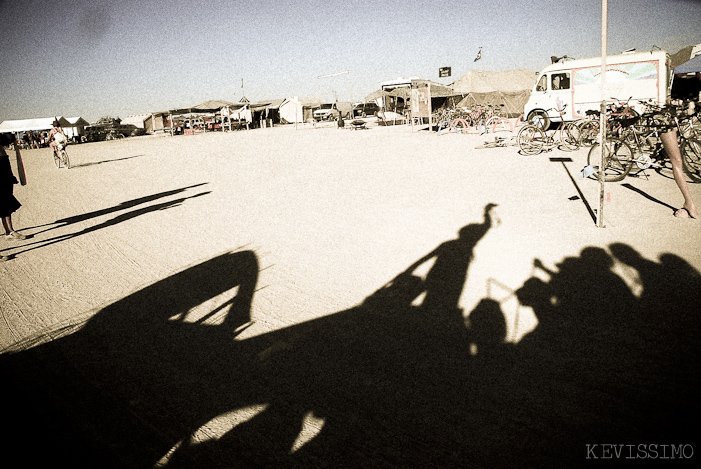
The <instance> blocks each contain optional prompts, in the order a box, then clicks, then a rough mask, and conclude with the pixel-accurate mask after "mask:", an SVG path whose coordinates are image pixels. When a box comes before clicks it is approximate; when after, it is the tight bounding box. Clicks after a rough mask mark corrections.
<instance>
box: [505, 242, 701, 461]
mask: <svg viewBox="0 0 701 469" xmlns="http://www.w3.org/2000/svg"><path fill="white" fill-rule="evenodd" d="M611 251H612V253H614V254H615V255H616V256H617V258H618V259H619V260H621V261H623V262H626V263H628V264H629V265H632V266H635V268H636V269H640V271H641V274H640V277H641V279H642V283H643V287H644V288H646V285H647V284H648V282H650V281H653V282H654V281H655V280H657V279H662V278H664V277H665V276H668V275H670V274H669V272H667V273H665V272H664V268H663V267H662V264H661V263H660V264H656V263H654V262H650V261H648V260H646V259H644V258H642V257H641V256H640V255H639V254H638V253H637V252H636V251H635V250H634V249H632V248H631V247H630V246H627V245H623V244H617V245H613V246H612V249H611ZM681 262H682V264H686V263H685V261H681ZM534 264H535V265H536V267H538V268H540V269H541V270H543V271H544V272H547V273H548V274H549V276H550V281H549V282H545V281H543V280H541V279H539V278H535V277H533V278H531V279H528V280H527V281H526V282H525V283H524V285H523V286H522V287H521V288H519V289H518V290H517V291H516V295H517V298H518V299H519V302H520V303H521V304H522V305H524V306H529V307H531V308H533V312H534V313H535V315H536V317H537V319H538V325H537V327H536V328H535V329H534V330H533V331H532V332H530V333H529V334H527V335H526V336H525V337H523V338H522V340H521V341H520V342H519V343H518V346H517V349H518V354H517V363H518V364H519V366H518V367H517V368H514V373H513V374H512V376H511V379H512V380H514V382H517V383H519V385H520V386H522V387H523V388H524V389H526V390H527V392H525V393H523V394H521V395H517V396H516V397H515V400H514V405H515V406H518V407H519V408H521V409H528V410H527V412H536V413H537V414H539V415H540V419H541V422H542V423H543V424H544V425H546V426H548V427H549V428H557V433H558V436H557V438H555V439H554V440H553V441H551V442H550V443H552V446H549V447H544V448H542V449H543V450H544V451H552V452H553V453H552V454H558V453H559V454H561V456H562V457H565V455H564V453H563V452H562V450H563V448H564V443H566V442H568V441H570V442H579V443H578V444H579V445H580V446H582V445H585V444H587V443H589V444H590V445H591V444H595V443H597V442H599V441H620V442H621V443H624V442H626V443H632V442H639V441H656V440H658V441H659V440H665V441H667V440H670V439H671V440H673V441H674V440H675V438H679V437H683V434H682V432H680V430H679V429H680V428H683V427H684V425H685V424H684V423H683V422H690V421H692V420H695V419H696V418H697V416H698V414H699V405H698V404H697V403H696V402H695V401H694V398H693V397H692V393H693V391H692V389H695V388H696V386H697V384H698V378H696V373H693V375H694V376H693V378H692V377H691V376H690V375H689V373H691V369H692V368H695V367H696V366H697V365H698V351H697V349H698V338H697V337H698V336H697V337H692V336H691V335H689V334H682V333H680V330H679V328H680V327H684V328H693V330H696V331H698V325H699V318H698V315H695V317H694V319H693V321H692V322H685V321H684V320H682V318H681V317H679V316H678V315H677V314H669V311H667V314H666V317H664V318H662V317H661V316H660V314H659V312H657V311H655V310H654V308H651V306H655V307H656V305H659V299H658V298H665V297H668V296H669V295H673V292H671V291H670V287H669V286H668V285H665V283H664V282H659V283H657V284H656V285H655V286H653V287H651V288H649V289H648V291H647V294H645V293H643V295H642V296H641V298H640V299H638V298H636V297H635V296H634V295H633V293H632V292H631V290H630V289H629V287H628V286H627V285H626V283H625V282H624V281H623V279H621V278H620V277H619V276H618V275H616V274H615V273H613V272H612V270H611V267H612V265H613V259H612V258H611V256H609V255H608V253H606V251H604V250H603V249H601V248H598V247H588V248H585V249H583V250H582V252H581V255H580V256H579V257H570V258H566V259H564V260H563V261H562V262H560V263H559V264H557V267H558V270H552V269H548V268H547V267H545V266H544V265H543V264H542V262H540V261H539V260H538V259H536V260H535V261H534ZM680 269H682V270H684V271H687V272H688V273H689V274H691V272H689V271H688V270H686V269H684V268H683V267H681V266H680ZM691 270H693V269H691ZM658 288H659V290H658ZM641 300H642V301H641ZM663 320H664V321H668V322H670V323H673V324H674V325H673V326H672V325H663V324H661V321H663ZM670 330H673V331H674V332H673V333H671V334H670V333H669V332H668V331H670ZM679 350H683V351H684V352H682V353H679ZM692 350H693V351H692ZM684 375H686V376H684ZM568 419H569V422H567V420H568ZM566 422H567V423H566ZM593 422H597V423H596V424H594V423H593ZM555 441H557V443H556V444H555V443H554V442H555ZM599 456H600V455H599ZM633 456H634V457H635V456H636V454H634V455H633ZM558 458H559V456H558Z"/></svg>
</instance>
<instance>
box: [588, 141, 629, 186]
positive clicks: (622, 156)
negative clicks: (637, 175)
mask: <svg viewBox="0 0 701 469" xmlns="http://www.w3.org/2000/svg"><path fill="white" fill-rule="evenodd" d="M600 145H601V144H600V143H598V142H597V143H595V144H594V145H592V147H591V149H590V150H589V154H588V155H587V165H589V166H591V167H593V168H594V170H595V171H596V173H595V174H598V172H599V157H600V153H599V152H600V150H599V148H600ZM632 167H633V151H632V150H631V149H630V146H628V144H627V143H626V142H624V141H623V140H621V139H619V138H616V137H613V138H610V139H607V140H606V151H605V152H604V181H606V182H617V181H621V180H623V179H624V178H625V177H626V176H627V175H628V173H629V172H630V169H631V168H632Z"/></svg>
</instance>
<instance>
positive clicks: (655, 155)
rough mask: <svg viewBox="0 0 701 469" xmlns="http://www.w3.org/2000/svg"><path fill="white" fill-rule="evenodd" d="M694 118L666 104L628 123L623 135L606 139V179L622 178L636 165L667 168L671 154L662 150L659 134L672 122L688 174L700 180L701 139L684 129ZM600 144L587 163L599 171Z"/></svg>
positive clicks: (591, 153) (589, 156) (608, 180)
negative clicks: (687, 121)
mask: <svg viewBox="0 0 701 469" xmlns="http://www.w3.org/2000/svg"><path fill="white" fill-rule="evenodd" d="M693 117H694V116H691V115H688V114H685V112H684V111H683V108H681V109H680V108H679V107H677V106H665V107H652V108H651V111H650V112H646V113H645V114H643V115H642V116H639V117H637V118H635V119H632V120H631V121H628V122H625V123H624V124H623V130H622V131H621V133H620V136H612V137H607V139H606V146H605V148H604V181H607V182H617V181H621V180H623V179H624V178H625V177H626V176H627V175H628V174H629V173H630V171H631V169H632V168H633V165H636V166H638V168H640V169H641V170H644V169H647V168H650V167H655V168H658V169H661V168H664V167H666V165H667V159H668V156H667V155H666V154H665V153H664V151H663V148H662V145H661V143H660V139H659V133H660V132H662V131H665V130H667V129H668V128H669V125H672V128H673V129H676V130H677V138H678V140H679V149H680V151H681V155H682V162H683V168H684V172H685V174H686V175H687V176H688V177H689V178H690V179H691V180H692V181H694V182H701V140H699V139H697V138H696V137H695V136H694V135H695V134H694V133H693V132H691V131H684V129H685V128H686V125H687V124H686V120H687V119H689V120H691V119H692V118H693ZM607 125H608V124H607ZM600 145H601V144H600V142H596V143H595V144H594V145H592V147H591V149H590V150H589V154H588V155H587V164H588V165H590V166H592V167H593V168H594V170H595V171H597V172H598V168H599V164H598V163H599V161H600V158H601V153H600V152H601V150H600Z"/></svg>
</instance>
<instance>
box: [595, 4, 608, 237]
mask: <svg viewBox="0 0 701 469" xmlns="http://www.w3.org/2000/svg"><path fill="white" fill-rule="evenodd" d="M607 36H608V0H601V116H600V121H599V128H600V129H601V132H600V135H601V145H600V149H601V153H600V155H599V174H598V179H599V210H598V211H597V214H596V226H597V227H599V228H605V226H604V194H605V184H604V174H605V173H604V161H605V157H604V154H605V151H606V95H605V93H606V49H607V47H606V46H607V44H606V41H607V39H606V38H607Z"/></svg>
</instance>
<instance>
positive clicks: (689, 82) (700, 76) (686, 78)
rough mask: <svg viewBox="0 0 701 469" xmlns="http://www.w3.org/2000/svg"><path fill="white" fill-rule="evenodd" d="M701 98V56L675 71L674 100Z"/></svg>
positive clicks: (673, 83)
mask: <svg viewBox="0 0 701 469" xmlns="http://www.w3.org/2000/svg"><path fill="white" fill-rule="evenodd" d="M699 97H701V55H697V56H696V57H694V58H693V59H691V60H689V61H687V62H685V63H683V64H681V65H680V66H678V67H677V68H675V69H674V81H673V82H672V98H674V99H693V100H697V99H699Z"/></svg>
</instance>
